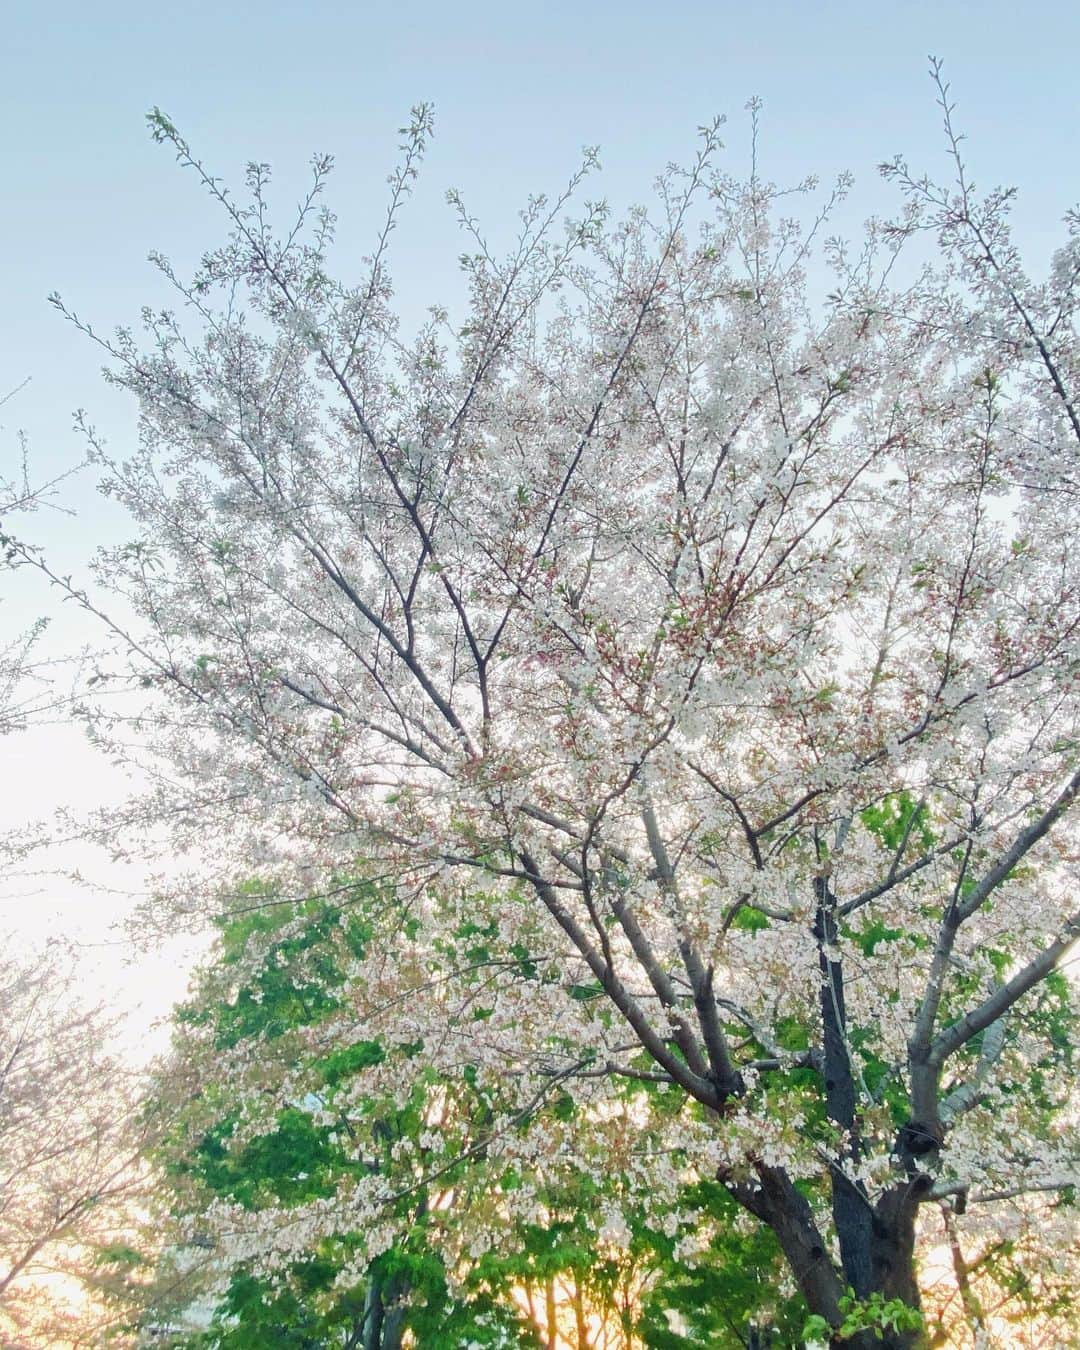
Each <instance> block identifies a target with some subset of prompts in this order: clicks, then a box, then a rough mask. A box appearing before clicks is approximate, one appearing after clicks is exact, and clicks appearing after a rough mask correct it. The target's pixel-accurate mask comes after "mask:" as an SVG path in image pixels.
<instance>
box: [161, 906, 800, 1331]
mask: <svg viewBox="0 0 1080 1350" xmlns="http://www.w3.org/2000/svg"><path fill="white" fill-rule="evenodd" d="M393 909H394V906H393V901H392V897H390V896H388V895H387V894H386V893H385V892H384V891H382V890H381V889H380V888H379V887H377V886H374V885H371V884H366V883H346V884H343V885H342V886H341V887H340V889H339V891H338V893H336V894H335V895H334V896H333V897H332V898H321V899H313V900H308V901H306V902H304V903H302V904H300V905H291V904H287V903H283V902H280V901H278V900H276V899H275V897H274V895H273V893H267V892H266V891H265V890H264V889H263V888H262V887H260V886H257V885H252V886H248V887H246V888H243V890H242V893H241V896H240V899H239V903H238V904H237V906H236V907H235V910H234V912H233V913H232V915H231V916H230V917H229V918H227V919H225V920H223V921H222V922H221V924H220V936H219V939H218V943H217V947H216V949H215V952H214V956H213V959H212V960H211V961H210V962H209V963H208V964H207V965H206V966H205V967H204V968H203V970H202V972H201V973H200V975H199V978H198V982H197V986H196V990H195V993H194V995H193V997H192V998H191V1000H190V1001H189V1002H188V1003H187V1004H186V1005H185V1006H184V1007H182V1008H181V1009H179V1010H178V1013H177V1016H176V1035H175V1043H174V1049H173V1053H172V1057H171V1059H170V1062H169V1064H168V1067H167V1069H166V1070H165V1071H163V1072H162V1073H161V1075H160V1076H159V1079H158V1084H157V1094H158V1095H159V1096H160V1097H162V1098H164V1099H171V1100H172V1102H173V1105H174V1107H175V1108H176V1124H175V1126H174V1128H173V1130H172V1133H171V1135H170V1137H169V1139H168V1141H167V1143H166V1145H165V1146H164V1147H163V1148H162V1149H161V1150H160V1154H159V1162H160V1165H161V1167H162V1169H163V1175H164V1181H165V1194H166V1195H167V1197H168V1204H169V1206H170V1207H171V1210H172V1224H173V1227H174V1241H173V1243H172V1245H171V1246H170V1247H169V1248H167V1250H166V1253H165V1256H164V1258H163V1261H162V1268H161V1270H160V1272H159V1277H158V1288H159V1291H160V1292H159V1298H158V1307H157V1310H156V1313H155V1315H154V1316H152V1317H151V1318H150V1319H148V1320H149V1321H151V1322H156V1324H157V1325H158V1326H159V1327H164V1326H169V1325H170V1324H171V1326H172V1331H171V1333H170V1335H171V1339H172V1342H173V1343H174V1344H176V1345H178V1346H184V1347H190V1350H197V1348H198V1347H210V1346H213V1347H218V1348H220V1350H249V1348H250V1350H254V1347H256V1346H260V1347H261V1346H278V1347H281V1348H282V1350H307V1348H308V1347H321V1346H337V1345H346V1346H354V1347H363V1350H369V1348H370V1350H374V1348H375V1347H378V1348H379V1350H389V1348H390V1347H397V1346H400V1345H402V1344H403V1343H412V1344H416V1345H422V1346H446V1347H447V1348H448V1350H449V1347H456V1346H461V1345H475V1346H492V1347H497V1346H505V1347H510V1346H552V1347H555V1346H564V1345H565V1346H574V1347H578V1346H581V1347H586V1346H591V1345H593V1344H596V1343H600V1342H598V1341H597V1340H596V1339H595V1338H596V1337H598V1336H599V1335H600V1334H601V1332H603V1334H604V1336H605V1337H606V1340H605V1341H604V1342H603V1343H604V1344H608V1345H612V1346H617V1345H622V1346H627V1347H629V1346H650V1347H656V1348H657V1350H689V1348H690V1347H692V1346H705V1345H707V1346H715V1347H724V1348H725V1350H726V1347H735V1346H738V1345H742V1344H744V1343H745V1338H746V1334H747V1330H748V1328H750V1327H752V1326H753V1325H754V1322H755V1320H756V1319H757V1320H761V1319H764V1320H765V1321H766V1322H767V1323H768V1324H769V1325H770V1326H774V1327H775V1328H777V1329H778V1331H779V1332H780V1333H781V1334H784V1335H788V1334H792V1332H793V1328H795V1327H796V1326H798V1325H801V1318H802V1316H803V1315H804V1308H803V1305H802V1301H801V1299H798V1298H795V1297H789V1298H786V1299H784V1298H780V1299H779V1300H778V1299H777V1298H776V1295H775V1289H776V1286H777V1283H778V1281H779V1279H780V1274H781V1272H780V1262H779V1249H778V1247H777V1246H776V1244H775V1242H774V1241H773V1240H772V1239H771V1237H770V1236H769V1235H768V1234H767V1233H761V1232H756V1231H754V1230H753V1229H749V1230H748V1229H747V1228H746V1226H745V1224H743V1225H740V1224H739V1222H738V1216H737V1213H736V1210H735V1207H734V1205H733V1204H732V1202H731V1200H730V1198H729V1197H728V1196H727V1195H726V1193H725V1192H724V1190H723V1187H722V1186H720V1185H719V1184H718V1183H699V1184H697V1185H695V1186H691V1187H687V1188H686V1190H685V1192H684V1195H683V1205H682V1206H681V1209H680V1212H679V1213H677V1214H676V1213H673V1214H672V1215H671V1216H670V1221H669V1222H668V1223H666V1224H665V1225H663V1226H660V1225H658V1224H657V1222H656V1219H655V1216H654V1215H651V1214H648V1215H647V1213H646V1209H645V1207H644V1206H643V1205H641V1204H640V1203H637V1204H635V1198H634V1195H633V1192H632V1187H631V1186H630V1185H629V1182H628V1178H627V1177H626V1176H625V1175H620V1174H619V1173H618V1171H617V1170H616V1171H615V1172H614V1173H613V1174H612V1175H610V1176H609V1178H608V1182H607V1183H606V1184H605V1186H604V1187H602V1188H601V1187H600V1186H598V1183H597V1182H596V1180H595V1179H594V1178H593V1177H591V1176H590V1175H589V1174H587V1173H584V1172H582V1171H580V1170H578V1169H576V1168H573V1167H569V1166H567V1167H564V1168H562V1169H546V1170H545V1173H544V1177H543V1180H542V1182H539V1183H537V1182H536V1180H535V1178H534V1179H533V1183H534V1184H535V1185H536V1191H537V1196H538V1203H537V1205H536V1212H535V1215H534V1217H532V1218H531V1219H524V1218H521V1217H517V1218H511V1217H510V1216H509V1214H508V1216H507V1218H506V1220H505V1225H504V1227H505V1232H504V1236H503V1239H502V1240H501V1241H500V1242H498V1243H497V1244H495V1245H492V1246H490V1247H488V1249H487V1250H483V1251H479V1250H476V1251H472V1252H469V1253H466V1254H465V1255H464V1256H463V1257H462V1260H461V1262H460V1263H459V1265H460V1268H459V1269H450V1268H448V1265H447V1259H446V1257H445V1256H444V1255H443V1253H444V1252H445V1251H446V1250H447V1247H448V1242H447V1232H446V1230H447V1229H448V1228H451V1227H452V1226H453V1225H454V1224H455V1223H456V1222H458V1221H459V1220H460V1219H462V1218H464V1219H465V1223H464V1227H465V1228H468V1227H469V1225H468V1222H467V1219H468V1214H467V1213H466V1211H470V1210H472V1211H488V1210H490V1209H492V1208H495V1209H497V1208H498V1207H499V1206H500V1204H501V1203H503V1202H505V1201H507V1200H508V1199H509V1198H511V1197H513V1196H514V1195H515V1194H516V1193H518V1192H519V1191H520V1190H521V1189H522V1188H523V1186H524V1183H525V1178H524V1177H523V1175H522V1173H521V1170H520V1169H519V1168H518V1167H515V1166H512V1165H507V1164H505V1163H503V1162H500V1161H498V1159H496V1158H492V1157H489V1156H487V1151H486V1150H485V1149H484V1148H483V1147H476V1144H477V1143H478V1142H479V1141H481V1140H482V1139H483V1137H484V1129H485V1127H486V1125H487V1124H488V1122H489V1121H490V1117H491V1115H492V1106H491V1102H490V1101H489V1100H487V1099H486V1098H484V1097H483V1096H481V1094H480V1093H479V1092H478V1090H477V1087H476V1078H475V1073H474V1072H471V1071H470V1066H469V1065H468V1064H465V1065H464V1066H463V1072H462V1074H461V1078H460V1081H459V1082H457V1083H454V1084H451V1083H449V1082H447V1081H445V1080H433V1079H432V1078H431V1077H430V1076H425V1075H423V1074H418V1075H416V1080H417V1082H416V1087H415V1090H414V1092H413V1093H412V1096H411V1100H410V1102H409V1104H408V1105H407V1106H406V1107H404V1108H403V1107H402V1106H401V1105H400V1104H395V1103H389V1102H387V1101H384V1100H382V1099H381V1098H380V1097H379V1095H378V1094H372V1095H370V1096H369V1095H368V1091H369V1090H368V1089H366V1088H365V1071H366V1070H368V1069H370V1068H372V1067H374V1066H375V1065H381V1064H383V1063H384V1061H385V1057H386V1055H387V1053H388V1050H387V1047H384V1046H383V1045H382V1044H380V1043H378V1042H376V1041H371V1040H364V1039H362V1038H361V1039H355V1038H354V1039H351V1040H347V1041H340V1040H339V1039H337V1035H338V1032H337V1028H338V1027H339V1022H340V1018H341V1017H342V1016H343V1015H346V1016H347V1008H346V1001H347V999H348V997H349V992H350V991H349V982H348V979H347V976H346V972H347V970H348V969H349V964H350V961H356V960H358V959H360V958H362V956H363V954H364V952H365V950H366V948H367V945H368V943H369V942H370V940H371V937H372V933H373V929H374V928H375V927H377V926H378V924H379V923H381V922H385V919H386V914H387V912H388V911H389V912H393ZM482 938H483V933H482V932H475V931H470V926H469V925H465V926H464V927H463V928H462V930H461V933H460V939H459V940H460V942H461V943H462V944H464V945H465V946H467V947H468V948H469V951H470V953H471V955H472V956H473V958H475V959H476V960H477V963H478V964H480V963H481V962H482V961H484V960H490V959H491V957H490V952H488V951H487V948H486V947H485V946H484V944H483V941H482ZM485 953H486V954H485ZM454 955H455V959H459V958H460V956H461V953H455V954H454ZM479 1021H480V1022H482V1021H483V1018H480V1019H479ZM412 1052H414V1047H406V1052H405V1058H406V1060H407V1059H408V1056H409V1054H410V1053H412ZM403 1071H407V1072H414V1071H415V1070H414V1068H413V1067H410V1066H409V1065H408V1064H407V1063H406V1064H405V1065H403ZM245 1079H251V1080H252V1081H257V1082H259V1083H260V1084H261V1093H260V1096H259V1098H258V1107H257V1109H255V1110H253V1109H252V1107H251V1105H250V1103H251V1101H252V1098H251V1096H250V1094H248V1093H246V1091H245ZM624 1094H625V1097H626V1100H627V1102H628V1104H634V1105H636V1106H637V1107H638V1108H640V1107H641V1106H642V1104H644V1105H645V1106H647V1107H648V1109H649V1110H650V1111H652V1112H653V1113H654V1114H655V1117H656V1121H657V1125H658V1127H659V1128H660V1129H661V1131H662V1132H663V1131H664V1130H666V1129H668V1128H670V1125H671V1123H672V1122H671V1121H670V1120H666V1119H665V1115H667V1116H670V1106H666V1105H665V1100H664V1097H663V1094H661V1093H660V1092H659V1091H658V1087H657V1085H655V1084H652V1083H648V1082H644V1081H631V1080H627V1081H626V1083H625V1087H624ZM544 1109H545V1110H546V1111H547V1112H548V1114H549V1116H550V1118H551V1120H552V1121H553V1122H555V1123H557V1124H558V1125H559V1126H561V1127H566V1126H575V1124H581V1122H575V1120H574V1117H575V1116H576V1114H577V1110H578V1108H577V1107H576V1105H575V1103H574V1101H573V1099H572V1098H571V1097H569V1096H568V1095H567V1094H561V1095H558V1094H557V1095H556V1096H555V1097H554V1098H553V1099H552V1100H551V1101H550V1102H549V1103H547V1104H546V1106H545V1108H544ZM436 1116H440V1117H441V1119H442V1122H443V1123H444V1124H445V1123H446V1122H447V1121H448V1120H449V1119H450V1117H451V1116H456V1117H457V1118H458V1125H457V1127H456V1128H457V1129H458V1130H459V1131H460V1132H461V1133H460V1134H459V1137H458V1138H457V1140H456V1145H455V1147H456V1150H457V1152H458V1153H468V1152H469V1150H470V1148H472V1149H473V1152H472V1156H471V1157H470V1158H469V1159H468V1161H466V1162H460V1161H453V1162H452V1165H451V1166H450V1167H449V1168H447V1169H446V1174H445V1177H444V1179H442V1180H441V1181H440V1182H439V1183H436V1184H433V1185H426V1186H412V1185H409V1184H408V1183H407V1181H405V1180H404V1178H403V1174H402V1169H401V1168H400V1166H399V1165H398V1163H397V1162H396V1158H395V1145H397V1144H400V1143H401V1141H404V1140H409V1141H412V1142H413V1143H415V1142H416V1141H418V1140H420V1139H421V1137H424V1138H426V1137H427V1136H428V1135H429V1134H430V1130H431V1126H432V1123H433V1121H434V1120H435V1118H436ZM364 1121H366V1122H367V1124H368V1127H369V1128H368V1134H367V1137H368V1138H369V1139H371V1140H372V1141H377V1142H378V1143H380V1144H381V1153H380V1155H379V1156H378V1157H374V1156H372V1157H369V1158H367V1159H366V1160H365V1161H363V1162H361V1163H358V1162H357V1160H356V1157H355V1154H354V1152H353V1151H352V1150H351V1149H348V1148H345V1147H343V1143H342V1141H343V1138H345V1137H349V1136H351V1137H352V1138H353V1139H355V1134H356V1130H357V1127H358V1124H359V1125H360V1127H361V1128H362V1127H363V1126H362V1122H364ZM462 1122H464V1123H462ZM600 1133H601V1135H602V1134H603V1131H600ZM470 1140H472V1142H471V1143H470ZM451 1156H452V1157H453V1156H454V1155H453V1153H452V1155H451ZM371 1168H379V1169H381V1170H383V1171H384V1172H385V1174H386V1175H387V1177H392V1178H395V1179H396V1180H397V1181H398V1182H400V1183H401V1184H400V1186H399V1189H400V1191H401V1192H402V1193H401V1195H400V1197H399V1199H398V1200H397V1202H396V1222H395V1224H394V1225H393V1230H394V1240H393V1242H392V1243H391V1244H390V1245H389V1246H387V1247H386V1249H385V1250H383V1251H382V1252H381V1253H380V1254H379V1255H378V1256H376V1257H375V1258H374V1260H371V1261H364V1260H361V1263H360V1265H359V1266H354V1264H353V1263H354V1261H355V1258H356V1255H357V1252H358V1250H359V1249H360V1244H359V1242H358V1241H357V1237H356V1235H355V1234H352V1233H350V1231H349V1228H348V1222H347V1208H348V1207H347V1196H348V1194H349V1192H350V1189H351V1186H352V1184H353V1183H354V1181H355V1178H356V1175H357V1172H358V1169H361V1170H364V1171H368V1170H370V1169H371ZM428 1170H429V1171H430V1170H432V1169H431V1167H430V1165H429V1167H428ZM436 1170H437V1169H436ZM617 1192H625V1194H623V1195H620V1198H619V1204H620V1208H621V1212H622V1213H624V1214H626V1215H628V1216H629V1221H628V1225H627V1227H626V1230H625V1231H624V1232H622V1233H621V1234H620V1235H619V1240H618V1241H612V1240H607V1241H601V1240H599V1239H598V1228H599V1226H600V1225H599V1221H598V1218H597V1216H598V1214H599V1213H600V1211H601V1210H602V1209H603V1208H604V1207H605V1205H606V1206H608V1207H610V1203H611V1201H612V1198H613V1197H614V1195H615V1194H616V1193H617ZM316 1200H321V1201H323V1202H324V1203H326V1204H328V1205H340V1206H341V1211H342V1215H343V1219H342V1225H341V1228H340V1231H339V1232H338V1233H337V1234H336V1236H334V1237H333V1238H327V1237H325V1236H320V1237H318V1238H317V1239H316V1240H314V1241H312V1242H311V1243H310V1244H307V1245H305V1244H303V1243H300V1244H299V1246H298V1248H297V1250H296V1252H295V1254H294V1256H293V1259H291V1260H290V1262H289V1263H288V1264H287V1265H285V1266H283V1267H282V1266H280V1265H277V1264H275V1265H274V1266H273V1267H272V1268H263V1266H262V1265H261V1263H260V1262H259V1261H258V1260H257V1259H251V1258H247V1259H243V1258H241V1259H235V1258H233V1257H232V1256H230V1255H229V1253H228V1251H227V1250H223V1249H222V1247H221V1246H220V1245H219V1243H220V1241H221V1240H220V1239H219V1238H217V1237H215V1238H211V1237H210V1236H209V1225H208V1224H204V1222H203V1217H204V1216H205V1215H207V1214H210V1215H212V1213H213V1207H214V1203H215V1201H225V1202H227V1203H229V1204H230V1205H233V1206H238V1207H239V1209H240V1210H241V1211H244V1212H246V1213H248V1214H250V1215H253V1216H254V1215H257V1214H259V1213H263V1212H266V1211H272V1212H274V1213H276V1214H277V1215H278V1216H279V1218H280V1219H281V1221H282V1222H283V1223H287V1221H288V1213H289V1211H290V1209H293V1208H295V1207H299V1206H307V1205H309V1204H310V1203H311V1202H313V1201H316ZM665 1229H666V1231H665ZM436 1230H441V1231H438V1232H437V1231H436ZM449 1247H450V1249H451V1250H452V1249H453V1243H452V1242H451V1243H450V1244H449ZM177 1286H178V1287H179V1291H180V1293H179V1297H178V1296H177ZM185 1302H186V1304H187V1308H186V1310H185V1308H184V1306H183V1305H184V1304H185ZM193 1308H194V1309H196V1310H198V1309H200V1308H201V1311H202V1317H201V1323H202V1325H194V1323H195V1322H198V1321H200V1319H199V1318H198V1317H193ZM185 1321H187V1322H188V1323H189V1324H191V1325H189V1326H188V1328H187V1329H186V1330H185V1329H184V1327H183V1323H184V1322H185ZM407 1338H411V1340H408V1339H407Z"/></svg>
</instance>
